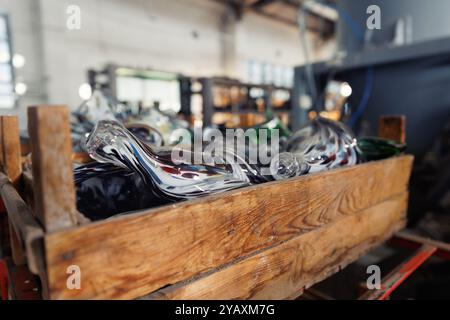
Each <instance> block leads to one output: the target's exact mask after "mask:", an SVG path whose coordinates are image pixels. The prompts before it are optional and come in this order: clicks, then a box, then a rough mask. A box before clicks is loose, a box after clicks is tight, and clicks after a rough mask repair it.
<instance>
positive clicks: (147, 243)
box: [45, 156, 413, 299]
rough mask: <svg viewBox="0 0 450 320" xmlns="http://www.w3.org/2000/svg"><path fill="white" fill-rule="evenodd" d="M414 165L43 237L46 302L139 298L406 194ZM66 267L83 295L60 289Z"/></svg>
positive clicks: (228, 196) (365, 170)
mask: <svg viewBox="0 0 450 320" xmlns="http://www.w3.org/2000/svg"><path fill="white" fill-rule="evenodd" d="M412 159H413V157H411V156H402V157H397V158H392V159H388V160H383V161H377V162H372V163H367V164H362V165H358V166H354V167H349V168H342V169H338V170H333V171H330V172H326V173H319V174H311V175H307V176H304V177H299V178H295V179H292V180H289V181H283V182H273V183H267V184H264V185H259V186H254V187H250V188H245V189H240V190H236V191H233V192H227V193H224V194H220V195H217V196H211V197H208V198H204V199H199V200H194V201H189V202H185V203H179V204H175V205H172V206H166V207H163V208H161V209H153V210H148V211H146V212H141V213H136V214H132V215H128V216H123V217H118V218H114V219H111V220H106V221H101V222H96V223H92V224H89V225H85V226H83V227H79V228H76V229H75V228H73V229H69V230H65V231H64V232H55V233H52V234H48V235H47V236H46V238H45V246H46V261H47V266H48V280H49V286H50V292H51V298H124V299H126V298H136V297H140V296H143V295H146V294H148V293H149V292H152V291H155V290H157V289H159V288H161V287H163V286H166V285H169V284H175V283H177V282H180V281H182V280H186V279H189V278H190V277H192V276H194V275H197V274H199V273H201V272H206V271H208V270H211V269H212V268H216V267H218V266H221V265H225V264H227V263H229V262H231V261H233V260H235V259H238V258H240V257H243V256H247V255H249V254H251V253H254V252H256V251H258V250H261V249H264V248H268V247H270V246H273V245H275V244H279V243H281V242H283V241H286V240H289V239H292V238H294V237H296V236H298V235H301V234H303V233H306V232H308V231H311V230H314V229H317V228H319V227H323V226H325V225H328V224H330V223H332V222H333V221H337V220H339V219H342V218H344V217H348V216H352V215H355V214H356V213H358V212H360V211H361V210H363V209H366V208H369V207H372V206H374V205H376V204H378V203H380V202H383V201H384V200H386V199H389V198H392V197H393V196H395V195H399V194H403V193H404V192H405V191H406V190H407V184H408V180H409V175H410V172H411V165H412ZM355 219H357V221H360V222H361V223H364V221H362V220H361V218H355ZM374 219H375V218H374ZM352 221H353V220H352ZM336 227H337V228H338V226H336ZM327 230H328V229H327ZM338 230H339V229H338ZM347 231H348V230H347ZM355 232H356V231H355ZM317 240H318V241H319V240H320V239H317ZM314 241H315V240H314ZM72 264H75V265H78V266H79V267H80V268H81V271H82V277H83V278H82V283H84V284H85V285H84V286H83V285H82V289H81V290H67V289H66V279H67V278H66V277H67V275H66V268H67V267H68V266H69V265H72Z"/></svg>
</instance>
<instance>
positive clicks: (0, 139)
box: [0, 116, 25, 265]
mask: <svg viewBox="0 0 450 320" xmlns="http://www.w3.org/2000/svg"><path fill="white" fill-rule="evenodd" d="M0 153H1V156H0V160H1V162H0V163H1V166H2V170H3V172H4V173H5V174H6V175H7V176H8V178H9V179H10V180H11V182H12V183H13V185H14V186H15V187H16V188H19V184H20V177H21V174H22V162H21V152H20V137H19V121H18V119H17V117H16V116H0ZM9 235H10V245H11V253H12V258H13V261H14V263H15V264H16V265H23V264H25V255H24V252H23V250H22V248H21V246H20V241H19V239H18V235H17V234H16V230H15V229H14V228H13V227H12V225H11V223H9Z"/></svg>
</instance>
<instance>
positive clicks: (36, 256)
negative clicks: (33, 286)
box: [0, 172, 44, 274]
mask: <svg viewBox="0 0 450 320" xmlns="http://www.w3.org/2000/svg"><path fill="white" fill-rule="evenodd" d="M0 194H1V197H2V200H3V203H4V204H5V207H6V209H7V211H8V217H9V220H10V222H11V225H12V226H13V229H14V230H15V231H16V234H17V235H18V238H17V239H18V244H19V245H20V247H21V249H25V250H24V251H25V253H26V256H27V259H26V260H27V263H28V268H29V269H30V271H31V272H33V273H34V274H39V273H40V272H42V271H43V270H44V267H43V266H44V253H43V250H42V245H43V239H44V230H43V229H42V227H41V226H40V225H39V223H38V222H37V221H36V220H35V218H34V217H33V215H32V213H31V210H30V209H29V207H28V206H27V205H26V203H25V201H23V199H22V198H21V197H20V195H19V193H18V192H17V190H16V188H15V187H14V186H13V185H12V183H11V182H10V181H9V179H8V177H7V176H6V175H4V174H3V173H1V172H0Z"/></svg>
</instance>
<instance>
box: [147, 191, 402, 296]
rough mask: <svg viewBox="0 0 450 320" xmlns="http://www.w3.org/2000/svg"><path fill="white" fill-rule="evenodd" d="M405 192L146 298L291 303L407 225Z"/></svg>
mask: <svg viewBox="0 0 450 320" xmlns="http://www.w3.org/2000/svg"><path fill="white" fill-rule="evenodd" d="M407 199H408V195H407V192H404V193H403V194H401V195H398V196H396V197H394V198H392V199H389V200H386V201H384V202H382V203H380V204H378V205H375V206H372V207H370V208H368V209H365V210H362V211H361V212H360V213H358V214H355V215H351V216H347V217H343V218H342V219H340V220H337V221H335V222H333V223H330V224H328V225H326V226H324V227H322V228H318V229H316V230H313V231H310V232H308V233H305V234H303V235H300V236H298V237H295V238H293V239H291V240H288V241H286V242H284V243H282V244H280V245H278V246H275V247H273V248H270V249H268V250H264V251H263V252H261V253H258V254H256V255H253V256H251V257H249V258H246V259H244V260H242V261H240V262H238V263H236V264H231V265H230V266H229V267H225V268H223V269H221V270H219V271H217V272H214V273H211V274H210V275H205V276H202V277H200V278H198V279H197V280H193V281H190V282H188V283H180V284H176V285H174V286H170V287H167V288H165V289H162V290H160V291H158V292H155V293H154V294H152V295H150V296H148V297H147V299H293V298H296V297H298V296H299V295H300V294H301V293H302V291H303V290H304V289H307V288H308V287H310V286H312V285H313V284H315V283H317V282H319V281H321V280H323V279H325V278H327V277H328V276H330V275H331V274H333V273H335V272H337V271H339V270H340V269H342V268H343V267H345V266H346V265H348V264H349V263H351V262H352V261H354V260H356V259H357V258H358V257H360V256H361V255H363V254H364V253H365V252H367V250H368V249H370V248H373V246H375V245H377V244H380V243H382V242H384V241H385V240H387V239H388V238H389V237H390V236H391V235H392V234H393V233H394V232H396V231H398V230H399V229H401V228H403V227H404V225H405V222H406V220H405V215H406V209H407Z"/></svg>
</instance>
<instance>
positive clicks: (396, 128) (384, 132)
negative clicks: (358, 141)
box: [378, 116, 406, 143]
mask: <svg viewBox="0 0 450 320" xmlns="http://www.w3.org/2000/svg"><path fill="white" fill-rule="evenodd" d="M378 136H379V137H380V138H385V139H390V140H394V141H399V142H401V143H405V142H406V117H405V116H382V117H380V119H379V123H378Z"/></svg>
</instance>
